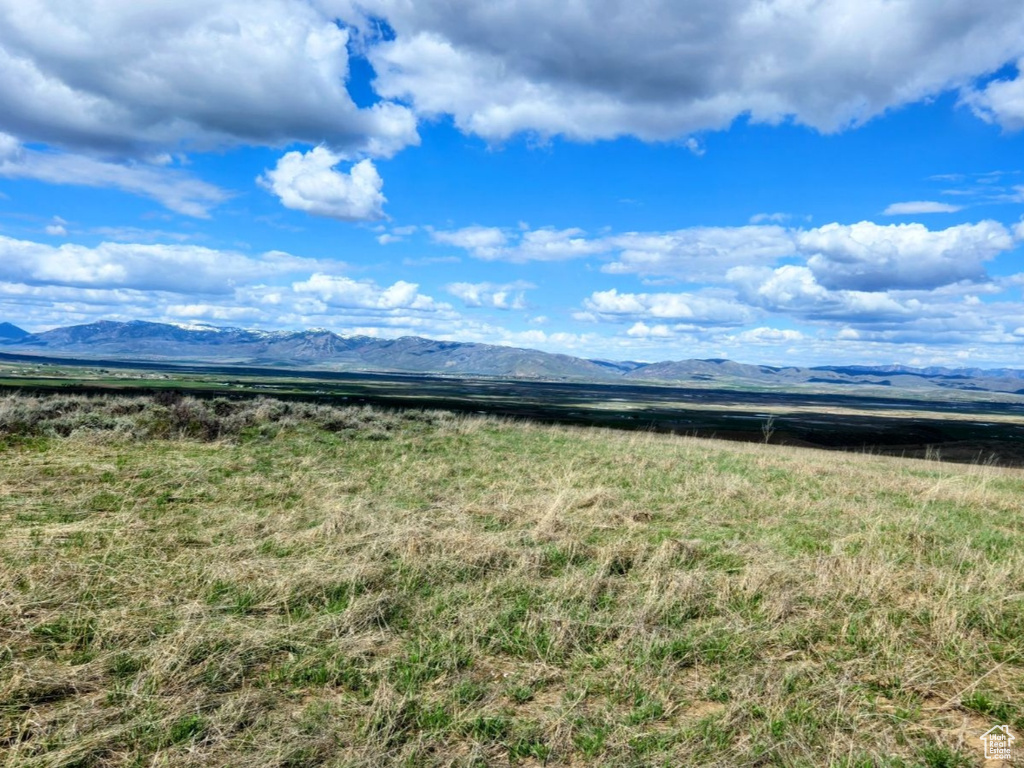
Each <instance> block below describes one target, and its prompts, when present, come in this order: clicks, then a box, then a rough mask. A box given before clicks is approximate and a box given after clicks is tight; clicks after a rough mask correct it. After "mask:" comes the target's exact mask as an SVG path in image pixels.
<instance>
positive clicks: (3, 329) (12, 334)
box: [0, 323, 30, 341]
mask: <svg viewBox="0 0 1024 768" xmlns="http://www.w3.org/2000/svg"><path fill="white" fill-rule="evenodd" d="M29 335H30V334H29V332H28V331H26V330H24V329H22V328H19V327H18V326H16V325H11V324H10V323H0V339H3V340H14V341H17V340H18V339H24V338H25V337H26V336H29Z"/></svg>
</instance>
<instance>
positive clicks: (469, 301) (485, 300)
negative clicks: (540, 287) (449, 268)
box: [444, 280, 537, 310]
mask: <svg viewBox="0 0 1024 768" xmlns="http://www.w3.org/2000/svg"><path fill="white" fill-rule="evenodd" d="M536 287H537V286H535V285H533V284H532V283H527V282H525V281H523V280H517V281H516V282H514V283H505V284H496V283H450V284H448V285H446V286H445V288H444V289H445V291H447V292H448V293H450V294H451V295H452V296H455V297H456V298H458V299H461V300H462V303H463V304H465V305H466V306H467V307H488V308H492V309H506V310H507V309H526V308H527V303H526V294H525V291H527V290H530V289H532V288H536Z"/></svg>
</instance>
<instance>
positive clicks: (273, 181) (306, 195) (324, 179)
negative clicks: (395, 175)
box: [258, 146, 387, 221]
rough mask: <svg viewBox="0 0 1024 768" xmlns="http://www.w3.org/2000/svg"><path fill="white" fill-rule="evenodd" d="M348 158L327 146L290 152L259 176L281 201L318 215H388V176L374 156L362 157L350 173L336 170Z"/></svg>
mask: <svg viewBox="0 0 1024 768" xmlns="http://www.w3.org/2000/svg"><path fill="white" fill-rule="evenodd" d="M343 160H344V157H342V156H341V155H338V154H335V153H334V152H332V151H331V150H329V149H327V147H323V146H319V147H314V148H313V149H311V150H310V151H309V152H306V153H302V152H289V153H287V154H286V155H284V157H282V158H281V159H280V160H278V161H277V166H276V167H275V168H274V169H273V170H269V171H266V172H265V173H264V175H263V176H260V178H259V179H258V181H259V183H260V185H261V186H263V187H264V188H266V189H267V190H268V191H270V192H272V193H274V194H275V195H277V197H278V198H280V200H281V205H283V206H284V207H285V208H291V209H293V210H296V211H305V212H306V213H311V214H313V215H315V216H326V217H328V218H332V219H339V220H341V221H374V220H377V219H381V218H383V217H384V203H385V202H387V198H385V197H384V195H383V194H382V192H381V190H382V189H383V187H384V180H383V179H381V177H380V174H379V173H377V169H376V168H375V167H374V165H373V162H372V161H370V160H361V161H360V162H358V163H356V164H355V165H353V166H352V168H351V170H350V171H349V172H348V173H343V172H341V171H337V170H335V168H336V166H337V165H338V164H340V163H341V162H342V161H343Z"/></svg>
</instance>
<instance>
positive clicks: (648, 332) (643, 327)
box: [626, 322, 673, 339]
mask: <svg viewBox="0 0 1024 768" xmlns="http://www.w3.org/2000/svg"><path fill="white" fill-rule="evenodd" d="M626 335H627V336H632V337H634V338H640V339H648V338H660V339H665V338H669V337H671V336H672V335H673V333H672V330H671V329H670V328H669V327H668V326H667V325H665V324H664V323H662V324H659V325H654V326H651V325H647V323H644V322H636V323H633V325H632V326H630V328H629V330H628V331H626Z"/></svg>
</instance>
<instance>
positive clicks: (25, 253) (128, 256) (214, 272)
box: [0, 236, 344, 294]
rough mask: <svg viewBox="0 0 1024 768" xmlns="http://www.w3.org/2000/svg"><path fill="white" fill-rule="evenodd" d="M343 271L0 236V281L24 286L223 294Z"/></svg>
mask: <svg viewBox="0 0 1024 768" xmlns="http://www.w3.org/2000/svg"><path fill="white" fill-rule="evenodd" d="M343 267H344V265H343V264H341V263H330V262H322V261H318V260H315V259H303V258H300V257H296V256H292V255H290V254H287V253H283V252H280V251H271V252H268V253H264V254H262V255H260V256H255V257H254V256H247V255H244V254H241V253H236V252H231V251H220V250H215V249H211V248H202V247H199V246H193V245H140V244H127V243H101V244H100V245H98V246H96V247H95V248H89V247H86V246H82V245H76V244H72V243H66V244H64V245H61V246H58V247H54V246H50V245H45V244H42V243H35V242H32V241H28V240H16V239H13V238H10V237H4V236H0V280H6V281H9V282H17V283H24V284H26V285H56V286H69V287H81V288H97V289H114V288H131V289H136V290H152V291H170V292H177V293H200V294H228V293H231V292H232V291H233V290H234V289H235V287H236V286H238V285H241V284H244V283H249V282H253V281H259V280H268V279H271V278H274V277H276V276H281V275H288V274H294V273H297V272H302V271H306V272H307V273H308V272H310V271H312V270H314V269H320V270H326V269H341V268H343Z"/></svg>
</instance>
